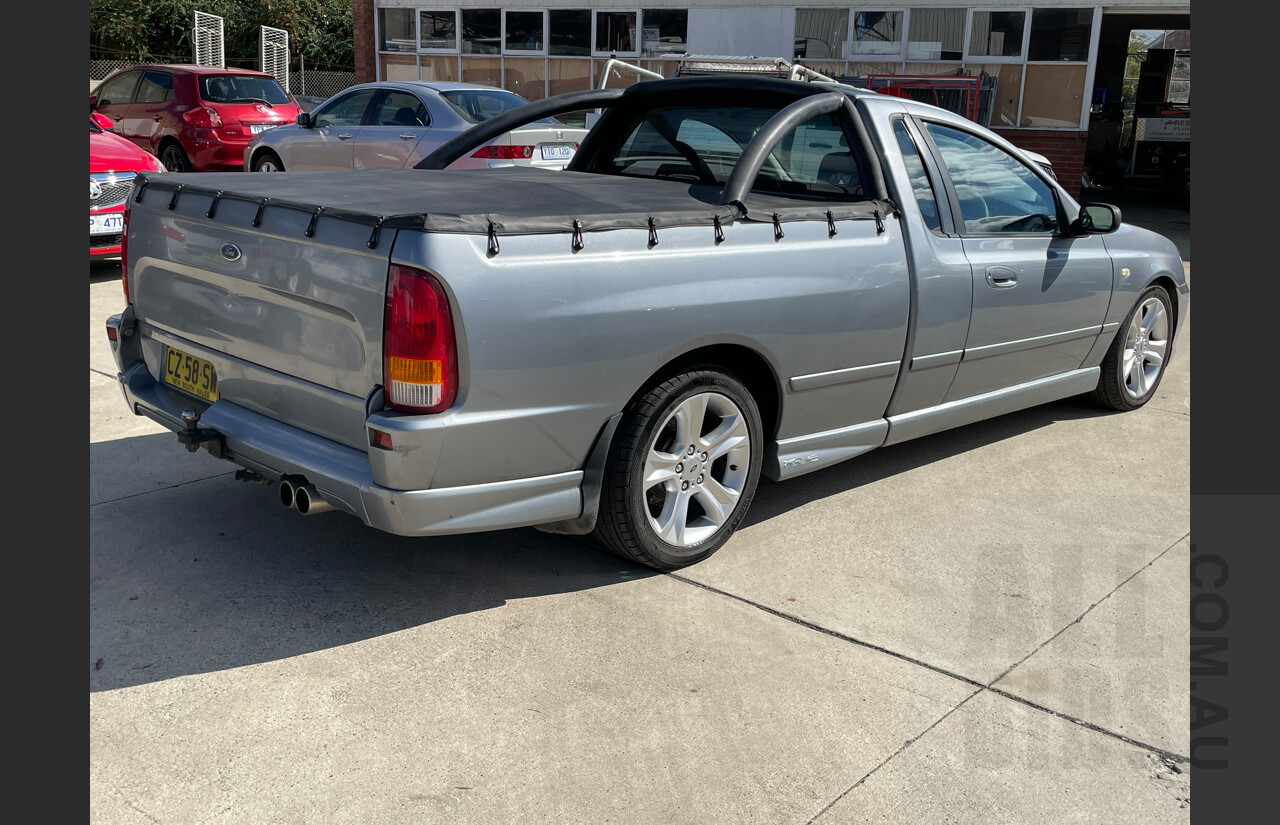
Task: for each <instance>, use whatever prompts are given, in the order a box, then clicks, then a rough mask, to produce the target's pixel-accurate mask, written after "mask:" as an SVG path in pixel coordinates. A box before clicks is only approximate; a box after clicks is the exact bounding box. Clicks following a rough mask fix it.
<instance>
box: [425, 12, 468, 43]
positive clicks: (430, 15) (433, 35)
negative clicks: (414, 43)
mask: <svg viewBox="0 0 1280 825" xmlns="http://www.w3.org/2000/svg"><path fill="white" fill-rule="evenodd" d="M418 48H419V49H420V50H422V51H424V52H456V51H457V50H458V13H457V12H456V11H427V10H426V9H420V10H419V11H418Z"/></svg>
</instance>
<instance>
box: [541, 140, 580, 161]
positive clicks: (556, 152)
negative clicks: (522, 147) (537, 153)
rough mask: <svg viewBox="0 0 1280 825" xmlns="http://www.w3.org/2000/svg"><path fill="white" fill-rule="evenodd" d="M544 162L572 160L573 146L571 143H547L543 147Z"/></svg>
mask: <svg viewBox="0 0 1280 825" xmlns="http://www.w3.org/2000/svg"><path fill="white" fill-rule="evenodd" d="M542 159H543V160H572V159H573V144H571V143H546V144H543V146H542Z"/></svg>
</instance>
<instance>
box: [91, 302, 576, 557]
mask: <svg viewBox="0 0 1280 825" xmlns="http://www.w3.org/2000/svg"><path fill="white" fill-rule="evenodd" d="M107 324H108V326H109V327H114V328H115V330H116V341H115V342H113V344H112V352H113V355H114V356H115V359H116V366H117V368H118V370H119V372H118V375H117V378H118V380H119V382H120V388H121V390H122V392H123V393H124V399H125V402H126V404H128V406H129V409H130V410H131V411H133V413H134V414H135V415H143V416H146V417H147V418H150V419H151V420H152V421H155V422H156V423H158V424H160V425H161V426H163V427H165V428H167V429H169V430H171V431H173V432H174V433H176V434H179V437H180V438H183V437H185V438H186V440H187V441H188V442H195V443H198V444H201V445H202V446H203V447H204V448H205V449H207V450H208V451H209V452H210V453H212V454H213V455H215V456H216V457H218V458H225V459H227V460H229V461H231V462H233V463H235V464H237V465H239V466H241V467H244V468H246V469H249V470H252V471H254V472H256V473H258V474H259V475H261V476H263V477H265V478H267V479H268V480H270V481H273V482H278V481H279V480H280V479H282V478H284V477H285V476H302V477H303V478H304V479H305V480H306V482H307V483H309V484H311V485H313V486H314V487H315V488H316V490H317V491H318V492H319V493H320V495H321V496H322V497H323V498H324V499H325V501H327V502H328V503H329V504H331V505H332V506H333V507H334V508H335V509H338V510H343V511H345V512H347V513H349V514H351V515H354V516H356V517H358V518H360V519H361V520H362V521H363V522H364V523H365V524H367V525H369V526H370V527H374V528H376V529H379V530H383V531H385V532H388V533H393V534H395V535H400V536H433V535H449V534H454V533H472V532H481V531H485V530H502V529H507V528H513V527H528V526H533V525H538V524H545V523H547V522H554V521H561V520H565V519H575V518H577V517H578V516H580V515H581V513H582V490H581V488H582V480H583V473H582V471H581V470H574V471H570V472H563V473H555V474H552V475H546V476H538V477H534V478H521V479H513V480H509V481H498V482H491V483H487V484H472V485H466V486H460V487H446V488H432V489H424V490H396V489H391V488H389V487H384V486H381V485H379V484H376V483H374V481H373V473H372V469H371V465H370V457H369V453H368V451H367V450H358V449H354V448H352V447H349V446H346V445H344V444H339V443H337V442H335V441H332V440H329V439H326V438H322V437H319V436H316V435H314V434H312V433H308V432H306V431H303V430H300V429H297V428H295V427H291V426H288V425H286V424H282V423H280V422H279V421H275V420H273V419H271V418H268V417H266V416H264V415H261V414H259V413H255V412H253V411H251V410H248V409H245V408H243V407H240V406H238V405H236V404H233V403H230V402H228V401H218V402H216V403H214V404H212V405H209V404H205V403H204V402H202V401H199V400H198V399H196V398H194V397H191V396H187V395H185V394H184V393H181V392H178V391H176V390H173V389H170V388H169V387H167V386H166V385H164V384H162V383H160V382H157V381H156V380H155V379H154V378H153V377H152V375H151V373H150V371H149V370H148V369H147V365H146V364H145V363H144V362H143V360H142V358H141V349H140V347H139V345H138V341H137V340H136V338H137V335H136V333H135V331H134V328H133V322H132V310H131V309H129V310H126V311H125V313H123V314H121V315H114V316H112V317H111V318H110V319H109V320H108V321H107ZM184 411H190V412H191V413H192V414H194V416H195V418H194V421H192V422H191V423H190V424H188V423H187V422H184V420H183V414H184ZM175 446H176V445H175Z"/></svg>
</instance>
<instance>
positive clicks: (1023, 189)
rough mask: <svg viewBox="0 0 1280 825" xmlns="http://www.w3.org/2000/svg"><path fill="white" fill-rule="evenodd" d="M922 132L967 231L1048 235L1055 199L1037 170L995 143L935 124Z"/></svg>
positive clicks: (1051, 229) (1054, 226) (1054, 216)
mask: <svg viewBox="0 0 1280 825" xmlns="http://www.w3.org/2000/svg"><path fill="white" fill-rule="evenodd" d="M925 130H926V131H927V132H928V133H929V137H931V138H932V139H933V142H934V144H936V145H937V147H938V151H939V152H940V153H941V154H942V161H943V163H945V164H946V167H947V173H948V174H949V175H950V176H951V182H952V183H953V184H954V185H955V188H956V194H957V196H958V197H959V199H960V212H961V214H962V215H963V216H964V231H965V232H966V233H968V234H982V235H990V234H1015V233H1016V234H1025V233H1028V232H1032V233H1039V234H1052V233H1054V232H1057V231H1058V208H1057V200H1056V199H1055V198H1054V196H1053V190H1051V189H1050V188H1049V186H1048V184H1046V183H1045V182H1044V181H1043V180H1041V179H1040V177H1039V176H1038V175H1036V173H1035V172H1033V171H1031V169H1030V168H1028V167H1027V166H1025V165H1024V164H1023V163H1022V162H1021V161H1019V160H1018V159H1017V158H1015V157H1013V156H1012V155H1010V154H1009V153H1007V152H1005V151H1004V150H1003V149H1001V148H1000V147H999V146H996V145H995V144H993V143H989V142H987V141H986V140H983V139H982V138H980V137H977V136H976V135H972V134H970V133H968V132H965V131H962V130H960V129H954V128H952V127H950V126H943V125H941V124H938V123H926V124H925Z"/></svg>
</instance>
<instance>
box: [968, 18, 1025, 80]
mask: <svg viewBox="0 0 1280 825" xmlns="http://www.w3.org/2000/svg"><path fill="white" fill-rule="evenodd" d="M982 12H985V13H993V12H1021V13H1022V47H1021V48H1020V49H1019V50H1018V54H1017V55H1016V56H1004V55H986V54H973V53H972V52H971V51H970V48H971V46H972V40H973V18H974V15H975V14H977V13H982ZM1031 13H1032V8H1031V6H974V7H972V8H970V9H969V12H968V14H967V16H966V17H965V27H964V52H963V55H964V56H963V57H962V58H961V61H962V62H964V63H1026V62H1027V49H1028V48H1029V47H1030V45H1031ZM1024 74H1025V73H1024ZM1024 79H1025V78H1024Z"/></svg>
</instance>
